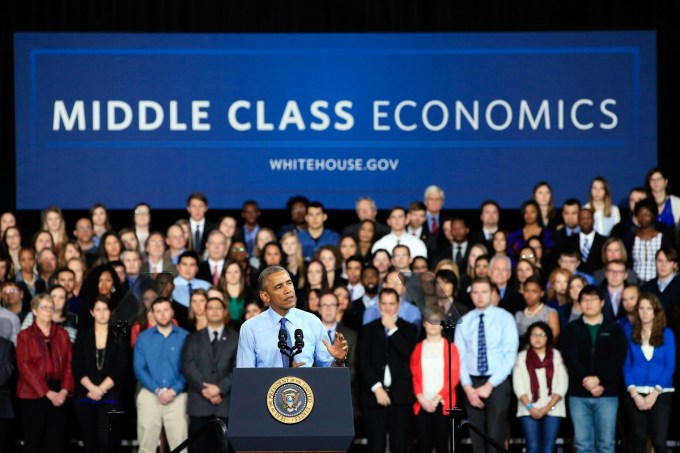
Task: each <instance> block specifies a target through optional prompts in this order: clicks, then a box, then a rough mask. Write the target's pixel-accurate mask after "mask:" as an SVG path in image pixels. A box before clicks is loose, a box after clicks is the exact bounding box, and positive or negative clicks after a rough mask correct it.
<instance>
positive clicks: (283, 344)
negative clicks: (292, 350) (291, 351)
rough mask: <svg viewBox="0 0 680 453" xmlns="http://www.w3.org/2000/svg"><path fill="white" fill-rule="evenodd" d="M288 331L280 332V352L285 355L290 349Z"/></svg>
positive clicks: (282, 330)
mask: <svg viewBox="0 0 680 453" xmlns="http://www.w3.org/2000/svg"><path fill="white" fill-rule="evenodd" d="M287 343H288V331H287V330H286V329H281V330H279V351H281V353H282V354H283V353H284V352H285V351H286V349H287V348H288V345H287Z"/></svg>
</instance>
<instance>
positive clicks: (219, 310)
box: [182, 297, 238, 452]
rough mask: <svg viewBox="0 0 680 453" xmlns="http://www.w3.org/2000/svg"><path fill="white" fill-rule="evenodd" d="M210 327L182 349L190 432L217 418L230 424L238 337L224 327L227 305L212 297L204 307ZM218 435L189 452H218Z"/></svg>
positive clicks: (200, 439) (194, 444) (199, 442)
mask: <svg viewBox="0 0 680 453" xmlns="http://www.w3.org/2000/svg"><path fill="white" fill-rule="evenodd" d="M205 312H206V317H207V318H208V327H207V328H205V329H203V330H199V331H198V332H194V333H192V334H191V335H189V337H187V340H186V343H185V344H184V349H183V350H182V374H183V375H184V377H185V378H186V380H187V387H188V393H189V399H188V403H187V413H188V414H189V433H190V434H192V433H194V432H196V431H197V430H199V429H200V428H201V427H202V426H203V425H205V424H206V423H208V421H209V420H210V419H212V418H214V417H217V418H219V419H221V420H222V421H224V422H225V423H228V421H229V419H228V417H229V399H230V397H231V377H232V373H233V370H234V368H235V367H236V351H237V350H238V334H237V333H236V332H235V331H233V330H232V329H230V328H229V327H227V326H226V325H225V318H226V313H227V306H226V304H225V302H224V301H223V300H221V299H219V298H216V297H214V298H210V299H208V302H207V303H206V306H205ZM220 448H221V447H220V443H219V442H218V440H217V439H216V437H215V436H209V435H203V436H200V437H198V438H197V439H195V440H194V441H193V442H192V443H191V445H189V452H192V451H195V452H218V451H223V450H221V449H220Z"/></svg>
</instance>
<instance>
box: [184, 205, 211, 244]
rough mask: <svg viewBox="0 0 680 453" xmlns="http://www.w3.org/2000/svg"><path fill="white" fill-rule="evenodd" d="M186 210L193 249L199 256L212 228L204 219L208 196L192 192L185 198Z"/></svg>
mask: <svg viewBox="0 0 680 453" xmlns="http://www.w3.org/2000/svg"><path fill="white" fill-rule="evenodd" d="M187 211H188V212H189V226H190V228H191V238H192V240H193V250H195V251H196V252H198V255H199V257H200V256H201V255H202V254H203V251H204V250H205V243H206V240H207V238H208V235H209V234H210V232H211V231H212V230H213V228H214V226H213V224H212V223H210V222H208V221H206V220H205V214H206V213H207V212H208V198H207V197H206V196H205V194H204V193H203V192H194V193H192V194H191V195H189V197H188V198H187Z"/></svg>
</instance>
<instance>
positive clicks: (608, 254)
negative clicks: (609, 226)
mask: <svg viewBox="0 0 680 453" xmlns="http://www.w3.org/2000/svg"><path fill="white" fill-rule="evenodd" d="M613 260H623V261H625V262H626V263H628V251H627V250H626V245H625V244H624V243H623V241H622V240H621V239H619V238H615V237H610V238H608V239H607V240H606V241H604V244H602V263H603V264H604V266H602V269H597V270H596V271H595V272H593V278H595V281H596V282H597V284H598V285H600V284H602V282H603V281H604V279H605V277H604V271H605V269H606V267H607V263H609V262H610V261H613ZM626 272H628V277H627V278H626V283H629V284H632V283H637V282H638V277H637V274H636V273H635V271H634V270H633V269H630V268H628V265H627V264H626Z"/></svg>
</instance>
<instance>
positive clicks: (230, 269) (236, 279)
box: [220, 260, 250, 325]
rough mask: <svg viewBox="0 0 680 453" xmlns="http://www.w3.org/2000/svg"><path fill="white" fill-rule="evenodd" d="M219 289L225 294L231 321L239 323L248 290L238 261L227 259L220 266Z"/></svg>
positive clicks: (247, 296)
mask: <svg viewBox="0 0 680 453" xmlns="http://www.w3.org/2000/svg"><path fill="white" fill-rule="evenodd" d="M220 289H221V290H222V291H223V292H224V294H226V296H227V298H228V300H227V301H226V302H227V306H228V307H229V315H230V317H231V321H232V322H234V323H236V324H237V325H240V324H241V323H242V322H243V315H244V309H245V302H246V300H247V299H249V295H250V292H249V291H248V285H246V277H245V275H244V273H243V269H242V267H241V265H240V264H239V262H238V261H234V260H227V261H226V262H225V263H224V267H223V268H222V278H220Z"/></svg>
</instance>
